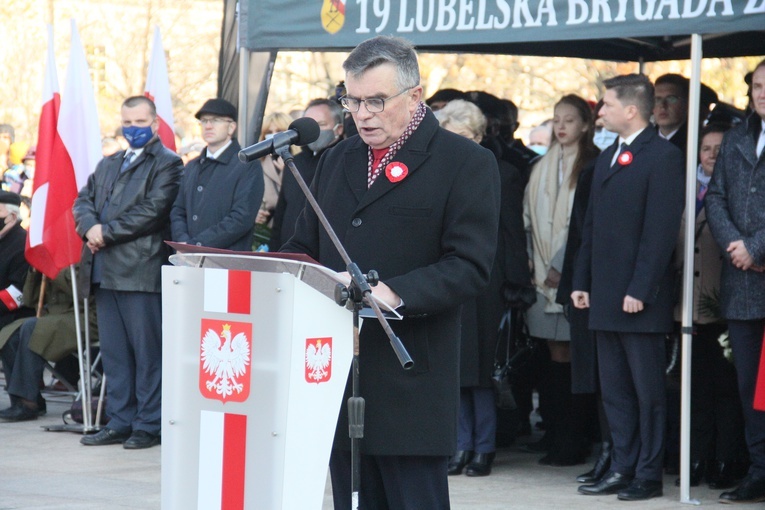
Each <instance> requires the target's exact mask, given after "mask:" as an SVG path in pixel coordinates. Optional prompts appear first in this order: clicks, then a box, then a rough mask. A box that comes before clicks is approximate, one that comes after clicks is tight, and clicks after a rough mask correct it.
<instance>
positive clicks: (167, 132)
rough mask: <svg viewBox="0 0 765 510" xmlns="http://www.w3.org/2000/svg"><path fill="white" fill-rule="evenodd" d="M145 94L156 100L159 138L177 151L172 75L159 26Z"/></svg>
mask: <svg viewBox="0 0 765 510" xmlns="http://www.w3.org/2000/svg"><path fill="white" fill-rule="evenodd" d="M143 95H145V96H146V97H148V98H149V99H151V100H152V101H154V104H155V105H156V106H157V117H158V120H159V139H160V140H162V145H164V146H165V147H167V148H168V149H170V150H171V151H175V150H176V148H175V121H174V120H173V101H172V99H171V96H170V77H169V75H168V74H167V60H166V59H165V50H164V49H163V48H162V36H160V35H159V27H155V28H154V41H153V42H152V44H151V59H150V60H149V72H148V74H147V75H146V87H145V88H144V93H143Z"/></svg>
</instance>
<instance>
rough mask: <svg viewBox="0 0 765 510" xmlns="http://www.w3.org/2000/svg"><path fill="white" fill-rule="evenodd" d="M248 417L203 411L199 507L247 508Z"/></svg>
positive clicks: (200, 434) (200, 437)
mask: <svg viewBox="0 0 765 510" xmlns="http://www.w3.org/2000/svg"><path fill="white" fill-rule="evenodd" d="M246 446H247V416H246V415H243V414H231V413H219V412H216V411H202V412H201V417H200V420H199V480H198V484H197V486H198V489H197V508H204V509H205V510H208V509H220V510H242V509H244V479H245V465H246V462H245V459H246V453H245V452H246Z"/></svg>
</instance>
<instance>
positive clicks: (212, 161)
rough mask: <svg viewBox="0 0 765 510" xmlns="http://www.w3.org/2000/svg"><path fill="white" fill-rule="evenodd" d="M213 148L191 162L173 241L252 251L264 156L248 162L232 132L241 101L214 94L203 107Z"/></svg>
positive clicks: (178, 200)
mask: <svg viewBox="0 0 765 510" xmlns="http://www.w3.org/2000/svg"><path fill="white" fill-rule="evenodd" d="M196 118H197V119H199V124H200V125H201V126H202V138H204V140H205V142H207V148H206V149H203V150H202V154H201V155H200V156H199V157H197V158H195V159H192V160H191V161H189V162H188V164H187V165H186V170H185V172H184V174H183V178H182V179H181V189H180V191H179V192H178V197H177V198H176V200H175V203H174V204H173V209H172V211H171V212H170V219H171V225H172V234H173V241H178V242H182V243H188V244H195V245H197V246H209V247H211V248H225V249H228V250H237V251H250V250H251V249H252V233H253V230H254V227H255V217H256V216H257V215H258V208H259V207H260V203H261V201H262V200H263V191H264V186H265V185H264V183H263V169H262V168H261V166H260V162H259V161H252V162H250V163H242V162H241V161H239V158H238V157H237V155H238V153H239V151H240V150H241V147H240V146H239V143H238V142H237V141H236V140H235V139H234V138H232V137H233V136H234V132H235V131H236V118H237V113H236V107H235V106H234V105H233V104H231V103H229V102H228V101H226V100H225V99H209V100H208V101H207V102H205V104H204V105H203V106H202V108H201V109H200V110H199V111H198V112H197V114H196Z"/></svg>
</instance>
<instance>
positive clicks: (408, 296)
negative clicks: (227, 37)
mask: <svg viewBox="0 0 765 510" xmlns="http://www.w3.org/2000/svg"><path fill="white" fill-rule="evenodd" d="M343 67H344V69H345V71H346V80H345V84H346V87H347V95H346V96H345V97H344V98H343V106H344V107H345V108H346V109H347V110H349V111H350V112H351V114H352V115H353V119H354V121H355V123H356V126H357V127H358V132H359V136H353V137H351V138H349V139H347V140H344V141H342V142H340V143H339V144H338V145H337V146H335V147H333V148H331V149H329V150H328V151H327V152H326V153H325V154H324V156H323V157H322V159H321V161H320V163H319V167H318V168H317V170H316V176H315V177H314V180H313V184H312V188H313V191H314V193H315V194H316V197H317V200H318V202H319V204H320V205H321V206H322V207H323V209H324V211H325V212H326V213H327V215H328V217H329V222H330V224H331V225H332V226H333V227H334V229H335V231H336V232H337V234H338V236H339V238H340V240H341V241H342V242H343V244H344V245H345V247H346V248H347V250H348V252H349V254H350V257H351V259H352V260H354V261H355V262H356V263H357V264H358V265H359V267H360V269H361V270H362V271H364V272H366V271H369V270H370V269H376V270H378V271H379V275H380V280H381V282H380V283H379V284H378V285H377V286H376V287H374V288H373V289H374V293H375V295H376V296H378V297H379V298H380V299H382V300H383V301H385V302H386V303H388V304H389V305H390V306H393V307H398V310H399V311H400V312H401V313H402V315H403V316H404V319H403V320H402V321H392V322H393V324H392V327H393V329H394V331H395V332H396V334H397V335H398V336H399V337H400V338H401V340H402V342H403V344H404V346H405V347H406V349H407V350H408V352H409V354H410V355H411V356H412V358H413V360H414V367H413V368H412V369H411V370H410V371H404V370H403V369H402V368H401V365H400V364H399V362H398V360H397V358H396V356H395V354H394V352H393V350H392V349H391V347H390V345H389V342H388V339H387V337H386V335H385V333H384V332H383V330H382V328H381V327H380V325H379V324H377V322H376V321H373V320H367V321H365V323H364V327H363V329H362V331H361V345H360V369H359V372H360V387H361V396H362V397H363V398H364V399H365V400H366V415H365V427H364V438H363V439H362V440H361V490H360V506H361V508H396V509H401V510H407V509H412V510H414V509H423V508H429V509H430V508H432V509H436V508H439V509H443V508H448V507H449V491H448V479H447V474H446V472H447V461H448V457H449V455H450V454H451V453H452V452H453V451H454V449H455V446H456V437H457V431H456V426H457V410H458V405H459V337H460V304H461V303H462V302H464V301H465V300H467V299H469V298H471V297H475V296H477V295H478V293H479V292H481V291H482V290H483V289H484V288H485V287H486V285H487V284H488V281H489V275H490V272H491V266H492V261H493V258H494V253H495V249H496V239H497V230H498V218H499V198H500V197H499V192H500V190H499V175H498V172H497V164H496V160H495V158H494V156H493V155H492V154H491V152H489V151H487V150H485V149H483V148H481V147H479V146H478V145H476V144H475V143H474V142H472V141H471V140H468V139H466V138H464V137H461V136H459V135H456V134H453V133H449V132H447V131H445V130H444V129H442V128H440V127H439V125H438V121H437V120H436V118H435V117H434V115H433V113H432V112H431V111H430V110H429V109H428V108H427V107H426V106H425V104H424V103H423V102H422V86H420V84H419V83H420V74H419V66H418V64H417V55H416V53H415V52H414V49H413V47H412V46H411V44H410V43H408V42H407V41H404V40H402V39H398V38H392V37H383V36H381V37H376V38H374V39H370V40H368V41H365V42H363V43H361V44H360V45H359V46H357V47H356V49H354V50H353V51H352V52H351V54H350V55H349V56H348V59H347V60H346V61H345V63H344V64H343ZM283 251H290V252H302V253H306V254H308V255H310V256H311V257H313V258H314V259H316V260H318V261H319V262H321V263H322V264H324V265H326V266H328V267H329V268H331V269H334V270H337V271H343V270H344V269H345V264H344V263H343V261H342V259H341V257H340V256H339V254H338V253H337V251H336V249H335V247H334V246H333V245H332V243H331V241H330V238H329V236H328V235H327V234H326V233H325V232H324V231H323V229H322V227H321V225H320V224H319V222H318V219H317V217H316V215H315V214H314V212H313V210H311V208H310V207H306V209H305V210H304V212H303V213H302V215H301V216H300V218H299V220H298V224H297V229H296V232H295V235H294V237H293V238H292V240H291V241H289V242H288V243H287V244H286V245H285V246H284V248H283ZM349 395H350V388H346V398H347V397H348V396H349ZM349 449H350V439H349V438H348V416H347V407H346V406H345V405H343V406H342V407H341V413H340V417H339V420H338V425H337V433H336V436H335V444H334V449H333V453H332V457H331V460H330V472H331V475H332V487H333V495H334V498H335V508H337V509H338V510H340V509H347V508H350V507H351V481H350V480H351V471H350V469H351V467H350V463H351V458H350V451H349Z"/></svg>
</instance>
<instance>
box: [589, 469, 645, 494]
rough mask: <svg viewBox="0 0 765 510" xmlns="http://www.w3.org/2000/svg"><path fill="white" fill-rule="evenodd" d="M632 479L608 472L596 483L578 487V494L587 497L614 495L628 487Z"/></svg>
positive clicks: (628, 476)
mask: <svg viewBox="0 0 765 510" xmlns="http://www.w3.org/2000/svg"><path fill="white" fill-rule="evenodd" d="M633 478H634V477H633V476H630V475H623V474H621V473H616V472H614V471H609V472H608V473H607V474H606V476H604V477H603V478H602V479H601V480H600V481H599V482H598V483H596V484H592V485H580V486H579V489H577V490H578V491H579V493H580V494H585V495H587V496H601V495H603V494H616V493H617V492H619V491H621V490H623V489H626V488H627V487H629V485H630V482H632V479H633Z"/></svg>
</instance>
